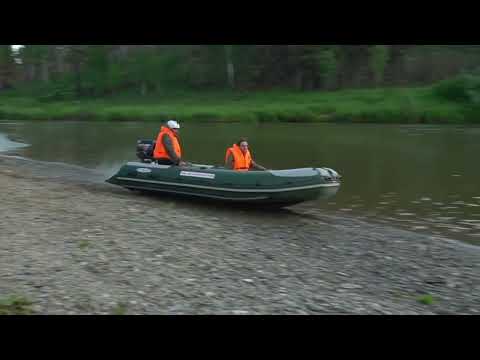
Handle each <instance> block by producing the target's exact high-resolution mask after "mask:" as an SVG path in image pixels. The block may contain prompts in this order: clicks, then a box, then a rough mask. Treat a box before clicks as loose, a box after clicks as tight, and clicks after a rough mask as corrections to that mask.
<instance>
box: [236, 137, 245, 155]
mask: <svg viewBox="0 0 480 360" xmlns="http://www.w3.org/2000/svg"><path fill="white" fill-rule="evenodd" d="M237 145H238V147H239V148H240V150H242V152H243V153H244V154H246V153H247V151H248V140H247V139H244V138H243V139H240V141H239V142H237Z"/></svg>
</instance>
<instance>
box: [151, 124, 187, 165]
mask: <svg viewBox="0 0 480 360" xmlns="http://www.w3.org/2000/svg"><path fill="white" fill-rule="evenodd" d="M164 135H167V136H168V137H169V138H170V140H171V141H172V144H173V149H174V151H175V154H177V156H178V157H179V158H181V157H182V148H181V147H180V143H179V141H178V138H177V135H176V134H175V133H174V132H173V131H172V130H170V129H169V128H168V127H165V126H163V127H162V130H161V131H160V134H158V138H157V142H156V145H155V151H154V152H153V158H154V159H155V160H158V159H170V160H173V159H171V158H170V155H169V154H168V151H167V149H165V145H163V141H162V139H163V136H164Z"/></svg>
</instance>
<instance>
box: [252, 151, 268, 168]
mask: <svg viewBox="0 0 480 360" xmlns="http://www.w3.org/2000/svg"><path fill="white" fill-rule="evenodd" d="M250 156H251V157H252V167H251V168H252V169H254V170H260V171H267V169H266V168H264V167H263V166H262V165H260V164H257V163H256V162H255V158H254V156H253V153H250Z"/></svg>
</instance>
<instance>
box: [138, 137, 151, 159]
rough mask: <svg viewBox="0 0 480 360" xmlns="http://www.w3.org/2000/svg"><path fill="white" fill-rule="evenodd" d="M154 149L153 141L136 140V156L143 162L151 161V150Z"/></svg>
mask: <svg viewBox="0 0 480 360" xmlns="http://www.w3.org/2000/svg"><path fill="white" fill-rule="evenodd" d="M154 150H155V141H152V140H138V141H137V157H138V158H139V159H140V160H141V161H142V162H144V163H151V162H152V161H153V151H154Z"/></svg>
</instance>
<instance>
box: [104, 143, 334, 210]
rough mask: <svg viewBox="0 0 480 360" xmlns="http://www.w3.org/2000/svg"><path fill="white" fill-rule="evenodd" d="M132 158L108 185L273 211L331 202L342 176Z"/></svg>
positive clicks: (141, 155)
mask: <svg viewBox="0 0 480 360" xmlns="http://www.w3.org/2000/svg"><path fill="white" fill-rule="evenodd" d="M143 145H144V144H143ZM143 145H142V146H143ZM137 156H138V157H139V159H140V160H141V161H139V162H129V163H127V164H126V165H124V166H123V167H122V168H121V169H120V170H119V172H118V173H117V174H115V175H114V176H113V177H111V178H110V179H108V180H107V182H108V183H110V184H114V185H118V186H121V187H124V188H127V189H130V190H140V191H145V192H154V193H160V194H173V195H178V196H182V197H188V198H204V199H210V200H217V201H222V202H231V203H241V204H246V203H248V204H263V205H274V206H278V207H286V206H291V205H295V204H299V203H303V202H307V201H314V200H317V199H326V198H329V197H332V196H334V195H335V194H336V193H337V192H338V190H339V188H340V185H341V176H340V175H339V174H338V173H337V172H336V171H334V170H332V169H329V168H304V169H292V170H276V171H275V170H270V171H248V172H239V171H232V170H228V169H225V168H222V167H216V166H211V165H196V164H189V165H187V166H181V167H180V166H166V165H158V164H156V163H154V162H153V161H152V159H151V154H150V152H148V151H147V152H144V151H139V150H138V149H137Z"/></svg>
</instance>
